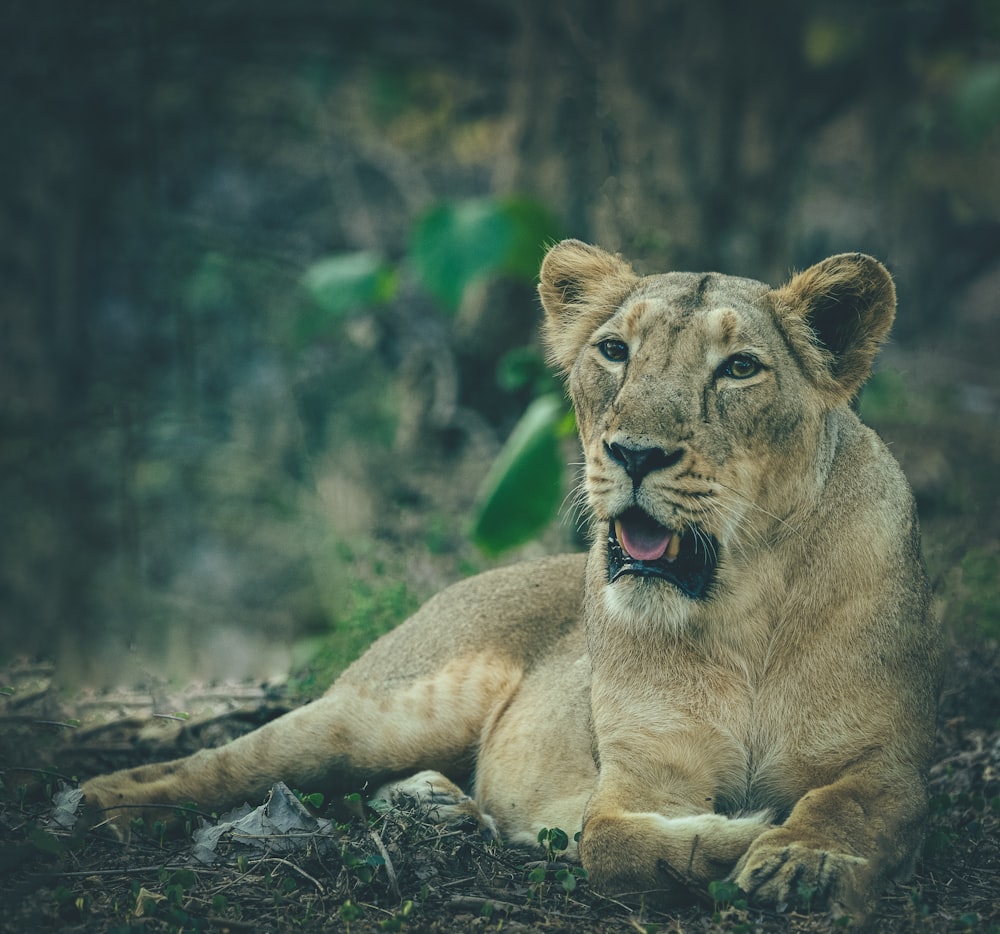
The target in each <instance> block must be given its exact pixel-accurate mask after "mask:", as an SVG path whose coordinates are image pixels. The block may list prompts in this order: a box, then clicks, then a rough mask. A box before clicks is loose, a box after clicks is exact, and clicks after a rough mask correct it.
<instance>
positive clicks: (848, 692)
mask: <svg viewBox="0 0 1000 934" xmlns="http://www.w3.org/2000/svg"><path fill="white" fill-rule="evenodd" d="M539 291H540V295H541V297H542V302H543V304H544V307H545V312H546V319H545V337H546V341H547V344H548V347H549V351H550V356H551V359H552V361H553V362H554V364H555V365H556V366H557V367H558V368H559V369H560V370H561V371H562V372H563V374H564V375H565V376H566V377H567V380H568V385H569V391H570V395H571V397H572V399H573V402H574V406H575V408H576V413H577V422H578V425H579V429H580V436H581V442H582V444H583V450H584V455H585V463H586V466H585V476H584V481H583V482H584V487H585V490H586V494H587V499H588V504H589V507H590V512H591V514H592V517H593V541H594V544H593V546H592V548H591V550H590V553H589V556H586V557H585V556H567V557H562V558H550V559H546V560H543V561H540V562H536V563H533V564H524V565H517V566H514V567H511V568H505V569H502V570H498V571H493V572H490V573H487V574H484V575H481V576H479V577H476V578H473V579H471V580H469V581H465V582H463V583H460V584H457V585H455V586H454V587H452V588H449V589H448V590H446V591H444V592H443V593H442V594H440V595H438V596H437V597H436V598H434V599H433V600H431V601H430V602H429V603H428V604H427V605H426V606H425V607H423V608H422V609H421V610H420V611H419V612H418V613H417V614H416V615H415V616H414V617H412V618H411V619H410V620H408V621H407V622H406V623H405V624H403V625H402V626H400V627H399V628H398V629H397V630H395V631H394V632H392V633H390V634H389V635H388V636H386V637H384V638H383V639H381V640H379V641H378V642H377V643H376V644H375V645H374V646H372V648H371V649H370V650H369V652H368V653H367V654H366V655H365V656H364V657H363V658H362V659H360V660H359V661H358V662H356V663H355V664H354V665H353V666H352V667H351V668H350V669H349V670H348V671H347V672H346V673H345V674H344V675H343V676H342V677H341V678H340V679H338V681H337V682H336V683H335V684H334V685H333V687H332V688H331V689H330V691H329V692H328V693H327V695H326V696H325V697H323V698H322V699H320V700H318V701H315V702H314V703H312V704H310V705H307V706H306V707H304V708H302V709H300V710H297V711H294V712H293V713H291V714H288V715H287V716H286V717H283V718H281V719H279V720H277V721H275V722H273V723H271V724H269V725H268V726H266V727H264V728H262V729H261V730H258V731H257V732H255V733H252V734H250V735H249V736H246V737H244V738H242V739H239V740H237V741H235V742H233V743H231V744H229V745H228V746H225V747H223V748H221V749H218V750H207V751H202V752H200V753H197V754H196V755H194V756H191V757H189V758H187V759H182V760H178V761H177V762H173V763H167V764H163V765H151V766H145V767H142V768H139V769H134V770H130V771H125V772H119V773H116V774H113V775H110V776H104V777H100V778H96V779H93V780H92V781H90V782H87V784H86V785H85V786H84V790H85V792H86V797H87V800H88V802H89V804H90V805H91V806H92V807H94V808H97V809H103V810H106V811H107V815H108V816H109V817H110V818H112V819H114V820H118V821H121V820H122V818H123V816H133V815H134V814H135V813H136V812H135V811H133V810H131V807H130V806H138V807H140V808H142V809H152V808H154V807H155V805H156V804H158V803H164V802H181V801H187V800H194V801H197V802H199V803H200V804H201V805H202V806H203V807H207V808H216V809H217V808H220V807H223V806H225V805H226V804H229V803H232V802H239V801H242V800H243V799H244V798H250V799H256V798H259V797H260V796H261V795H262V794H263V792H264V791H265V790H266V788H267V787H268V786H269V785H270V783H271V782H273V781H275V780H278V779H282V780H284V781H286V782H288V783H290V784H293V785H295V786H297V787H300V788H304V789H309V790H312V789H314V788H323V789H327V790H330V791H346V790H350V789H352V788H355V787H359V786H361V785H363V784H364V783H366V782H368V783H372V784H371V787H374V786H375V784H378V783H382V782H385V781H389V782H392V781H393V780H394V779H403V784H401V785H400V784H397V785H395V786H393V785H391V784H390V786H389V787H388V788H387V789H386V790H385V791H384V792H383V793H382V797H384V798H385V799H386V800H390V801H391V800H396V799H397V798H399V796H400V795H404V796H416V797H419V798H425V799H426V800H427V801H429V802H430V803H432V804H433V805H434V806H435V807H441V808H443V810H444V811H445V812H447V813H454V814H457V815H460V816H462V817H469V816H470V815H471V816H472V818H473V819H475V820H477V821H478V822H479V824H480V825H481V826H483V827H488V828H490V829H492V828H493V827H495V828H496V829H497V830H498V831H499V833H500V834H501V835H502V836H503V837H504V838H505V839H507V840H508V841H510V842H513V843H518V844H530V843H532V842H533V841H534V840H535V838H536V835H537V833H538V830H539V829H540V828H541V827H543V826H547V827H553V826H559V827H562V828H563V829H564V830H565V831H566V832H567V833H568V834H569V835H570V836H572V835H573V834H574V833H575V832H576V831H577V830H580V829H581V828H582V836H581V839H580V847H579V854H580V857H581V858H582V860H583V863H584V865H585V867H586V868H587V869H588V871H589V874H590V879H591V881H592V884H593V885H595V886H596V887H598V888H599V889H601V890H602V891H605V892H607V893H609V894H613V895H619V896H625V897H630V898H647V899H651V900H656V901H659V902H661V903H667V904H669V903H670V902H671V901H673V900H675V899H676V898H678V897H682V896H683V895H684V894H685V891H686V890H687V889H688V888H689V887H690V886H699V885H700V886H703V885H705V884H706V883H707V882H709V881H711V880H713V879H717V878H722V877H726V876H729V877H731V878H733V879H734V880H735V881H736V882H737V883H738V884H739V886H740V887H741V888H742V889H743V890H744V891H746V892H747V893H748V894H749V895H750V896H751V897H752V898H753V899H754V900H756V901H758V902H763V903H771V904H786V903H796V902H798V901H802V900H810V899H811V902H812V904H814V905H815V904H818V903H819V902H820V901H821V900H825V901H827V902H830V903H834V904H837V905H839V906H841V907H843V908H846V909H848V910H852V911H861V910H863V908H864V905H865V902H866V900H867V899H868V897H869V896H870V894H871V893H872V892H873V891H874V890H875V888H876V886H877V884H878V883H880V882H881V881H882V880H883V879H885V878H887V877H890V876H894V875H899V874H905V873H906V872H907V871H909V869H910V867H911V866H912V863H913V860H914V857H915V853H916V851H917V848H918V845H919V841H920V835H921V827H922V823H923V819H924V814H925V810H926V802H925V798H926V792H925V772H926V768H927V763H928V757H929V755H930V751H931V742H932V736H933V719H934V708H935V694H936V678H937V674H936V671H937V656H938V633H937V629H936V625H935V623H934V621H933V619H932V618H931V616H930V614H929V612H928V588H927V583H926V580H925V575H924V572H923V569H922V563H921V559H920V554H919V543H918V533H917V527H916V519H915V515H914V507H913V501H912V497H911V495H910V492H909V488H908V486H907V484H906V481H905V480H904V479H903V476H902V474H901V472H900V470H899V468H898V467H897V465H896V463H895V461H894V460H893V459H892V457H891V456H890V455H889V454H888V452H887V451H886V449H885V447H884V446H883V445H882V444H881V442H880V441H879V440H878V438H877V437H876V436H875V435H874V434H873V433H872V432H871V431H869V430H868V429H867V428H865V427H863V426H862V425H861V423H860V422H859V421H858V419H857V418H856V417H855V415H854V414H853V413H852V412H851V411H850V409H849V408H848V407H847V403H848V401H849V400H850V399H851V398H852V397H853V396H854V395H855V394H856V392H857V391H858V389H859V388H860V386H861V384H862V383H863V381H864V379H865V378H866V377H867V375H868V372H869V369H870V366H871V361H872V357H873V356H874V354H875V352H876V350H877V348H878V345H879V344H880V342H881V341H882V340H883V339H884V337H885V335H886V333H887V332H888V329H889V326H890V324H891V321H892V316H893V313H894V307H895V297H894V290H893V286H892V281H891V279H890V277H889V275H888V273H887V272H886V271H885V269H884V268H883V267H882V266H881V265H880V264H879V263H877V262H876V261H875V260H873V259H871V258H870V257H866V256H861V255H858V254H852V255H844V256H837V257H832V258H831V259H829V260H826V261H824V262H823V263H820V264H818V265H817V266H814V267H812V268H811V269H808V270H806V271H805V272H803V273H801V274H799V275H797V276H795V277H793V278H792V280H791V281H790V282H789V283H787V284H786V285H784V286H782V287H781V288H779V289H776V290H773V289H770V288H768V287H767V286H765V285H763V284H762V283H759V282H754V281H751V280H746V279H736V278H733V277H728V276H719V275H714V274H713V275H706V276H702V275H695V274H682V273H671V274H667V275H663V276H648V277H644V278H640V277H638V276H636V274H635V273H634V272H633V271H632V269H631V267H630V266H629V265H628V264H627V263H626V262H625V261H624V260H622V259H620V258H618V257H615V256H612V255H610V254H608V253H606V252H604V251H602V250H599V249H597V248H595V247H591V246H587V245H585V244H582V243H579V242H576V241H566V242H564V243H561V244H558V245H557V246H555V247H553V249H552V250H551V251H550V252H549V254H548V256H547V257H546V259H545V262H544V264H543V267H542V273H541V283H540V286H539ZM607 340H610V341H613V342H616V343H614V344H613V345H612V350H613V353H611V355H610V357H609V356H608V355H607V354H606V353H604V352H603V351H602V346H604V349H605V350H606V349H607V345H602V344H601V342H602V341H607ZM622 348H625V349H626V351H627V352H623V351H622ZM747 354H750V355H752V357H753V359H755V360H758V361H759V362H760V365H761V368H760V369H759V370H757V371H755V370H754V369H753V367H746V368H744V369H740V370H739V372H738V373H736V375H734V372H735V371H733V369H732V366H731V363H730V361H732V360H733V359H734V355H736V359H737V361H738V362H739V361H740V360H742V359H743V358H742V357H739V356H738V355H747ZM618 357H621V358H622V359H617V358H618ZM622 450H627V451H647V452H648V451H653V452H656V459H655V461H654V462H653V463H654V467H653V468H652V469H649V470H648V472H646V473H644V474H642V475H641V476H639V475H638V474H636V476H635V478H634V479H633V477H632V476H631V475H630V473H629V471H627V470H626V468H625V466H624V463H625V462H624V461H623V460H622V455H621V451H622ZM637 508H638V509H641V510H642V511H643V512H644V513H645V514H646V515H647V516H648V517H651V519H650V520H649V521H652V520H653V519H655V520H656V522H657V523H659V525H658V526H657V527H658V528H660V529H661V530H670V531H671V533H672V534H673V535H676V536H677V541H678V542H685V543H686V544H685V547H689V548H692V547H693V548H695V553H696V555H697V548H698V547H704V548H711V549H712V550H713V553H714V552H715V551H717V552H718V554H717V566H716V567H715V569H714V572H712V573H713V576H712V579H711V584H710V586H709V587H708V588H707V589H706V590H703V591H693V592H692V594H691V595H689V594H687V593H684V592H682V590H681V589H679V585H678V586H675V584H674V583H672V582H671V580H670V579H663V578H662V577H660V576H655V575H654V576H643V575H640V574H638V573H634V571H635V568H632V569H631V570H630V571H629V573H626V574H624V575H623V576H621V577H619V578H617V579H616V580H614V582H612V583H609V547H610V546H609V527H610V528H615V526H614V525H613V524H612V523H613V521H614V520H615V519H616V518H620V517H622V516H623V515H627V511H628V510H635V509H637ZM671 541H672V539H671ZM651 560H655V559H651ZM683 560H687V559H683ZM698 560H700V559H698ZM679 566H680V565H678V567H679ZM420 770H430V771H428V772H427V773H426V774H423V775H421V776H419V777H418V779H416V780H415V781H414V780H412V779H411V780H410V781H409V782H408V783H407V781H406V776H408V775H412V773H414V772H418V771H420ZM437 773H444V774H445V775H448V776H449V777H450V778H451V779H454V780H457V781H458V782H460V783H461V782H463V781H465V780H469V781H471V786H468V787H470V788H471V790H472V791H473V797H474V801H475V805H472V804H471V803H470V802H469V801H468V800H467V799H464V798H463V797H462V794H461V792H460V791H459V789H458V788H457V786H455V785H452V784H451V782H450V781H449V780H448V779H445V778H444V777H443V776H442V775H439V774H437ZM422 789H427V790H426V793H423V791H422ZM449 800H450V801H451V803H452V804H454V805H455V807H454V808H447V807H443V805H444V804H445V803H447V802H448V801H449ZM476 807H478V811H477V810H476ZM487 813H488V814H489V815H491V816H492V821H491V819H490V818H488V817H485V815H486V814H487ZM493 821H495V824H494V823H493Z"/></svg>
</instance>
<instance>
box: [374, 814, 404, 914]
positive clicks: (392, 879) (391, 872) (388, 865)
mask: <svg viewBox="0 0 1000 934" xmlns="http://www.w3.org/2000/svg"><path fill="white" fill-rule="evenodd" d="M368 836H370V837H371V838H372V840H373V841H374V842H375V846H377V847H378V851H379V853H380V854H381V855H382V859H383V860H384V861H385V874H386V876H388V877H389V889H390V891H391V892H392V896H393V898H395V899H396V901H400V902H401V901H402V900H403V896H402V895H400V893H399V883H398V882H397V881H396V870H395V868H394V867H393V865H392V860H391V859H390V858H389V851H388V850H387V849H386V848H385V844H384V843H383V842H382V838H381V837H380V836H379V835H378V834H377V833H375V831H374V830H370V831H369V832H368Z"/></svg>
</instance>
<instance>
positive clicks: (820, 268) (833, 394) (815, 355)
mask: <svg viewBox="0 0 1000 934" xmlns="http://www.w3.org/2000/svg"><path fill="white" fill-rule="evenodd" d="M771 298H772V300H773V301H774V306H775V310H776V311H777V312H778V315H779V317H780V319H781V321H782V324H783V325H784V327H785V330H786V333H787V334H788V337H789V340H790V341H791V344H792V347H793V348H794V349H795V352H796V354H797V356H798V357H799V359H800V361H801V363H802V365H803V367H804V368H805V370H806V375H807V376H809V377H810V378H811V379H812V380H813V381H814V382H815V383H816V384H817V385H818V386H819V387H820V389H822V390H823V391H824V393H825V394H826V395H827V396H829V397H830V399H831V401H832V402H833V403H834V404H838V403H841V402H847V401H849V400H850V399H851V398H852V397H853V396H854V395H855V393H857V391H858V390H859V389H860V388H861V386H862V385H863V384H864V382H865V380H866V379H868V376H869V374H870V373H871V366H872V361H873V360H874V359H875V354H876V353H877V352H878V349H879V347H880V346H881V344H882V342H883V341H884V340H885V338H886V335H887V334H888V333H889V328H890V327H892V319H893V317H894V316H895V314H896V289H895V287H894V286H893V284H892V277H891V276H890V275H889V272H888V270H887V269H886V268H885V266H883V265H882V264H881V263H880V262H879V261H878V260H876V259H873V258H872V257H871V256H865V255H864V254H863V253H841V254H840V255H838V256H831V257H830V258H829V259H825V260H823V261H822V262H821V263H817V264H816V265H815V266H811V267H810V268H809V269H807V270H805V272H800V273H798V275H796V276H794V277H793V278H792V279H791V281H790V282H788V283H787V284H786V285H783V286H782V287H781V288H779V289H775V290H774V291H773V292H772V293H771Z"/></svg>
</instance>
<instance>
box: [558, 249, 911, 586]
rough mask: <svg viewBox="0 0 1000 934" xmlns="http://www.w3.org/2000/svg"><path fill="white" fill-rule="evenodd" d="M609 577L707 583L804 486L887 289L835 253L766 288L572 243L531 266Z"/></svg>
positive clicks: (818, 477) (771, 534)
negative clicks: (641, 267) (646, 267)
mask: <svg viewBox="0 0 1000 934" xmlns="http://www.w3.org/2000/svg"><path fill="white" fill-rule="evenodd" d="M539 292H540V295H541V298H542V302H543V304H544V307H545V311H546V321H545V338H546V342H547V344H548V348H549V352H550V356H551V359H552V361H553V363H554V364H555V365H556V366H557V367H558V369H559V370H560V371H561V372H562V373H563V374H564V375H565V376H566V378H567V380H568V385H569V392H570V396H571V398H572V400H573V404H574V407H575V409H576V414H577V423H578V428H579V432H580V438H581V441H582V444H583V451H584V457H585V472H584V485H585V489H586V494H587V500H588V504H589V507H590V511H591V513H592V516H593V520H594V530H595V535H596V536H597V537H598V540H599V543H600V542H603V541H604V540H606V543H607V547H606V558H607V571H608V582H609V583H614V582H616V581H618V580H621V581H622V582H623V586H624V587H626V588H631V589H632V590H633V591H636V592H643V591H644V589H645V590H648V589H649V588H657V589H658V590H664V588H663V586H662V583H663V582H667V583H668V584H670V585H672V587H671V588H666V590H665V592H667V593H671V594H676V595H678V596H680V597H681V598H682V599H685V600H693V601H700V600H704V599H706V598H708V597H710V596H711V594H712V593H713V589H714V588H715V587H716V586H717V585H718V584H719V579H720V576H723V577H724V569H725V567H726V564H727V561H732V560H733V558H734V555H736V554H742V555H746V554H747V553H749V552H752V551H753V550H755V549H758V548H760V547H766V546H767V545H768V543H769V542H772V541H774V540H775V537H776V536H781V535H783V534H789V533H788V531H787V527H786V520H787V519H788V517H789V516H791V515H792V514H793V513H795V512H796V511H797V510H801V509H803V508H808V507H809V504H810V503H811V502H812V501H814V500H816V498H817V496H818V495H819V493H820V490H819V489H818V488H821V487H822V485H823V483H824V478H825V471H826V470H828V468H829V460H830V457H831V451H832V449H833V446H834V443H835V439H834V438H832V437H831V435H832V434H833V433H835V431H836V425H835V422H836V419H831V418H830V413H831V412H833V411H834V410H842V409H843V408H844V407H845V406H846V405H847V403H848V402H849V401H850V399H851V398H852V396H853V395H854V394H855V393H856V392H857V391H858V389H859V388H860V386H861V385H862V383H863V382H864V380H865V379H866V378H867V376H868V374H869V372H870V367H871V362H872V359H873V357H874V355H875V353H876V351H877V349H878V347H879V345H880V343H881V342H882V340H883V339H884V338H885V336H886V334H887V333H888V330H889V327H890V325H891V323H892V318H893V315H894V311H895V291H894V289H893V285H892V280H891V278H890V276H889V274H888V273H887V272H886V270H885V268H884V267H883V266H882V265H881V264H880V263H878V262H877V261H876V260H874V259H872V258H871V257H868V256H864V255H861V254H844V255H840V256H834V257H831V258H830V259H827V260H824V261H823V262H821V263H819V264H817V265H816V266H813V267H811V268H810V269H808V270H806V271H805V272H803V273H800V274H798V275H796V276H795V277H794V278H792V279H791V281H790V282H788V283H787V284H786V285H784V286H782V287H781V288H778V289H772V288H771V287H769V286H767V285H765V284H763V283H761V282H756V281H753V280H750V279H740V278H734V277H732V276H723V275H718V274H714V273H708V274H695V273H668V274H665V275H654V276H645V277H640V276H638V275H636V274H635V273H634V272H633V270H632V267H631V266H630V265H629V264H628V263H626V262H625V261H624V260H622V259H621V258H620V257H618V256H613V255H611V254H609V253H606V252H604V251H603V250H600V249H597V248H596V247H592V246H588V245H586V244H583V243H580V242H579V241H572V240H571V241H564V242H563V243H560V244H558V245H556V246H555V247H553V248H552V250H551V251H550V252H549V254H548V256H547V257H546V259H545V262H544V264H543V266H542V270H541V281H540V285H539Z"/></svg>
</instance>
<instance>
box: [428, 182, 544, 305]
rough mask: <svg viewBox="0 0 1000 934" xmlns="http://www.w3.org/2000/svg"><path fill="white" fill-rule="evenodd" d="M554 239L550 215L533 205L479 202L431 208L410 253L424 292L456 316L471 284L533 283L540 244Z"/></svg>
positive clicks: (510, 201) (515, 200) (516, 200)
mask: <svg viewBox="0 0 1000 934" xmlns="http://www.w3.org/2000/svg"><path fill="white" fill-rule="evenodd" d="M558 237H559V229H558V226H557V224H556V222H555V220H554V219H553V217H552V215H551V214H549V213H548V211H546V210H545V208H543V207H542V206H541V205H540V204H538V203H537V202H535V201H532V200H530V199H528V198H507V199H503V200H494V199H491V198H479V199H474V200H468V201H460V202H455V203H445V204H439V205H436V206H435V207H433V208H431V209H430V210H429V211H428V212H427V213H426V214H424V215H423V217H421V218H420V219H419V220H418V221H417V223H416V225H415V227H414V230H413V236H412V240H411V245H410V254H411V257H412V260H413V266H414V269H415V270H416V272H417V275H418V276H419V277H420V280H421V281H422V282H423V284H424V286H425V287H426V288H427V290H428V291H429V292H430V293H431V294H432V295H434V297H435V298H437V299H438V301H440V302H441V303H442V304H443V305H444V306H445V308H447V309H449V310H450V311H456V310H457V309H458V307H459V306H460V305H461V303H462V296H463V295H464V294H465V290H466V289H467V288H468V286H469V285H470V284H471V283H473V282H475V281H476V280H479V279H485V278H488V277H490V276H494V275H498V274H505V275H509V276H513V277H515V278H517V279H521V280H524V281H528V282H530V281H533V280H534V278H535V276H536V275H537V274H538V267H539V265H540V264H541V261H542V255H543V253H544V251H545V245H546V243H550V242H552V241H553V240H556V239H558Z"/></svg>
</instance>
